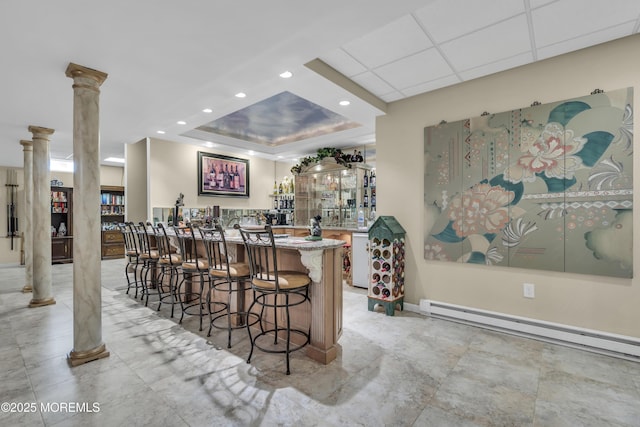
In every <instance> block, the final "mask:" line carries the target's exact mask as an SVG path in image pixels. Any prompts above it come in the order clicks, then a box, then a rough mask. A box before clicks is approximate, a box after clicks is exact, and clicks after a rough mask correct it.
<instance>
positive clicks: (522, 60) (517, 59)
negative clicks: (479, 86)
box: [458, 52, 533, 80]
mask: <svg viewBox="0 0 640 427" xmlns="http://www.w3.org/2000/svg"><path fill="white" fill-rule="evenodd" d="M532 59H533V58H532V56H531V52H525V53H522V54H520V55H516V56H512V57H510V58H506V59H503V60H500V61H496V62H492V63H490V64H485V65H481V66H479V67H475V68H471V69H469V70H465V71H461V72H460V73H458V74H459V75H460V77H462V78H463V79H464V80H471V79H475V78H478V77H482V76H487V75H489V74H493V73H498V72H500V71H504V70H508V69H510V68H515V67H519V66H520V65H524V64H528V63H529V62H531V61H532Z"/></svg>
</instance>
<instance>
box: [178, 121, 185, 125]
mask: <svg viewBox="0 0 640 427" xmlns="http://www.w3.org/2000/svg"><path fill="white" fill-rule="evenodd" d="M177 123H178V124H179V125H186V124H187V122H185V121H184V120H178V122H177Z"/></svg>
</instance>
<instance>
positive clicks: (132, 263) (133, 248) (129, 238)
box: [118, 222, 142, 298]
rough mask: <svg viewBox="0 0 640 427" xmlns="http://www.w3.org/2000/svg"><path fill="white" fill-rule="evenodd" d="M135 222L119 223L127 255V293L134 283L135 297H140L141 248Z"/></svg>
mask: <svg viewBox="0 0 640 427" xmlns="http://www.w3.org/2000/svg"><path fill="white" fill-rule="evenodd" d="M134 227H135V225H134V223H133V222H125V223H120V224H118V228H119V229H120V232H121V233H122V237H123V239H124V249H125V256H126V258H127V263H126V265H125V266H124V275H125V277H126V278H127V292H126V293H127V294H129V290H130V289H131V286H132V285H133V286H134V287H135V290H136V293H135V296H134V298H138V286H142V281H141V280H139V279H138V266H140V265H141V264H140V249H139V247H138V236H137V234H136V231H135V228H134ZM131 270H133V282H132V281H131V277H130V272H131Z"/></svg>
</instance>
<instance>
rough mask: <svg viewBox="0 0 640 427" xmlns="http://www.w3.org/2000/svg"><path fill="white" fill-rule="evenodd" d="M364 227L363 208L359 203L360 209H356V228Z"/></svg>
mask: <svg viewBox="0 0 640 427" xmlns="http://www.w3.org/2000/svg"><path fill="white" fill-rule="evenodd" d="M363 227H364V209H362V205H360V209H358V228H363Z"/></svg>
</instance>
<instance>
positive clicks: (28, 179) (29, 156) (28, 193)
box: [20, 140, 33, 293]
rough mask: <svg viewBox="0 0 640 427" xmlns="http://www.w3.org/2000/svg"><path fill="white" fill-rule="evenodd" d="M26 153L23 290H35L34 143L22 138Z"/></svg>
mask: <svg viewBox="0 0 640 427" xmlns="http://www.w3.org/2000/svg"><path fill="white" fill-rule="evenodd" d="M20 145H22V152H23V154H24V169H23V170H24V206H25V208H24V226H23V227H24V267H25V279H24V282H25V284H24V287H23V288H22V292H24V293H28V292H31V291H33V229H32V227H33V209H32V208H33V143H32V142H31V141H27V140H22V141H20Z"/></svg>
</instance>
